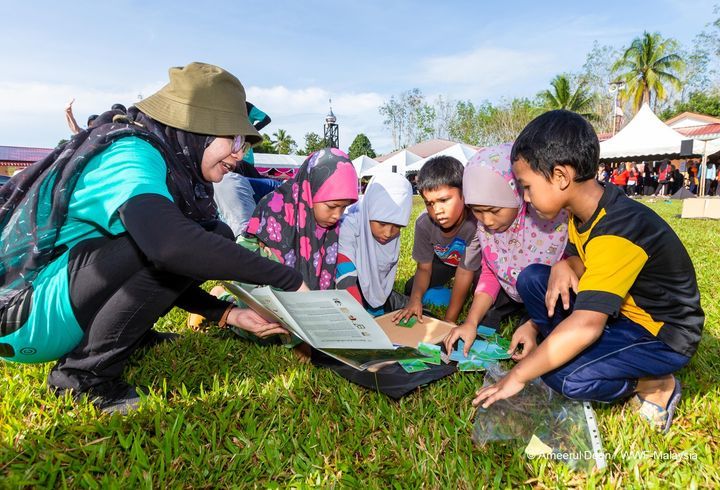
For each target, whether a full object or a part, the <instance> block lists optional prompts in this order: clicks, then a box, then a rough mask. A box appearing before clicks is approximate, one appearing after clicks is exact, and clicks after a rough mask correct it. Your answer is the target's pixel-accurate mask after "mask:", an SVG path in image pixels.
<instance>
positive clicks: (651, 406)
mask: <svg viewBox="0 0 720 490" xmlns="http://www.w3.org/2000/svg"><path fill="white" fill-rule="evenodd" d="M673 379H675V388H674V389H673V392H672V395H670V400H669V401H668V404H667V407H665V408H663V407H661V406H660V405H658V404H657V403H653V402H649V401H647V400H645V399H644V398H642V397H640V395H638V394H635V395H633V396H632V398H630V403H631V404H632V405H633V406H634V407H635V410H636V411H637V413H638V414H639V415H640V416H641V417H642V418H644V419H645V420H647V421H648V423H649V424H650V425H651V426H652V427H653V428H655V429H657V430H659V431H660V432H662V433H663V434H665V433H667V432H668V431H669V430H670V426H671V425H672V423H673V418H674V417H675V410H676V409H677V406H678V403H679V402H680V398H681V397H682V387H681V386H680V380H678V379H677V378H676V377H675V376H673Z"/></svg>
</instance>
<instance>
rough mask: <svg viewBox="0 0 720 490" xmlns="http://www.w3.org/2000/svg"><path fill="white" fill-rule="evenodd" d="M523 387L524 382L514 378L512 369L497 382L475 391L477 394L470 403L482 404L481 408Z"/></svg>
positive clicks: (508, 396) (507, 396) (509, 395)
mask: <svg viewBox="0 0 720 490" xmlns="http://www.w3.org/2000/svg"><path fill="white" fill-rule="evenodd" d="M524 387H525V382H524V381H521V380H519V379H516V377H515V374H514V370H511V371H510V372H509V373H507V374H506V375H505V377H504V378H503V379H501V380H500V382H499V383H496V384H494V385H490V386H486V387H485V388H482V389H481V390H478V392H477V393H476V394H477V396H476V397H475V399H474V400H473V401H472V404H473V406H474V407H477V406H478V405H480V404H482V407H483V408H487V407H489V406H490V405H492V404H493V403H495V402H496V401H498V400H504V399H505V398H510V397H511V396H513V395H515V394H516V393H518V392H519V391H520V390H522V389H523V388H524Z"/></svg>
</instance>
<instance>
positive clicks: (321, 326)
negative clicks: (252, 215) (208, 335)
mask: <svg viewBox="0 0 720 490" xmlns="http://www.w3.org/2000/svg"><path fill="white" fill-rule="evenodd" d="M223 285H224V286H225V288H226V289H227V290H228V291H229V292H230V293H232V294H233V295H234V296H235V297H237V298H238V300H240V301H241V302H243V303H244V304H246V305H247V306H248V307H249V308H251V309H253V310H254V311H255V312H256V313H258V314H259V315H260V316H261V317H263V318H264V319H265V320H267V321H272V322H277V323H279V324H280V325H282V326H283V327H284V328H285V329H287V330H288V331H290V332H291V333H293V334H295V335H297V336H298V337H299V338H300V339H302V340H303V341H305V342H307V343H308V344H310V345H311V346H312V347H314V348H316V349H318V350H319V351H322V352H324V353H325V354H327V355H329V356H331V357H334V358H335V359H337V360H338V361H340V362H343V363H345V364H347V365H349V366H352V367H354V368H356V369H359V370H364V369H367V368H368V367H370V366H373V365H375V364H379V363H386V362H388V361H399V360H405V359H422V358H424V357H425V356H424V355H423V354H422V353H421V352H419V351H418V350H417V349H414V348H412V347H407V346H395V345H393V343H392V342H391V341H390V339H389V338H388V336H387V334H385V332H384V331H383V329H382V328H380V326H379V325H378V324H377V322H375V320H374V319H373V318H372V316H370V315H369V314H368V312H366V311H365V309H364V308H363V307H362V305H360V304H359V303H358V302H357V301H356V300H355V298H353V297H352V296H351V295H350V293H348V292H347V291H345V290H335V289H334V290H329V291H308V292H303V293H298V292H283V291H274V290H272V289H271V288H270V287H269V286H263V287H256V286H251V285H248V284H242V283H237V282H228V281H225V282H223Z"/></svg>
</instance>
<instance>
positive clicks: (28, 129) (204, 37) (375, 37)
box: [0, 0, 716, 152]
mask: <svg viewBox="0 0 720 490" xmlns="http://www.w3.org/2000/svg"><path fill="white" fill-rule="evenodd" d="M0 12H2V16H1V18H2V19H3V21H4V22H3V28H2V31H1V32H0V40H2V42H0V60H2V68H1V71H0V144H1V145H17V146H40V147H47V146H54V145H55V144H56V143H57V141H58V140H60V139H61V138H63V137H66V136H67V135H68V129H67V126H66V125H65V120H64V114H63V109H64V107H65V104H66V103H67V102H68V101H69V100H70V99H71V98H73V97H74V98H75V99H76V101H75V104H74V108H75V113H76V116H77V119H78V122H80V123H81V124H82V123H83V122H84V121H85V119H86V118H87V116H88V115H89V114H92V113H98V112H101V111H102V110H105V109H107V108H109V107H110V105H112V104H113V103H114V102H122V103H124V104H126V105H130V104H132V102H133V101H135V100H137V96H138V94H143V95H145V96H147V95H150V94H151V93H153V92H154V91H155V90H157V89H158V88H160V87H161V86H162V85H163V84H164V83H165V82H166V81H167V69H168V68H169V67H171V66H179V65H184V64H187V63H189V62H191V61H205V62H209V63H215V64H217V65H220V66H222V67H224V68H226V69H227V70H229V71H231V72H232V73H234V74H235V75H236V76H237V77H238V78H239V79H240V80H241V81H242V82H243V84H244V85H245V87H246V89H247V91H248V98H249V99H250V100H251V101H253V102H254V103H255V104H256V105H257V106H258V107H260V108H262V109H263V110H265V111H266V112H268V113H269V114H270V116H271V117H272V119H273V123H272V124H271V125H270V126H268V127H267V128H266V131H268V132H271V133H272V132H274V131H276V130H277V129H279V128H283V129H286V130H287V131H288V132H289V133H290V134H291V135H292V136H293V137H294V138H295V140H296V141H297V142H298V144H300V145H302V143H303V135H304V134H305V133H306V132H309V131H315V132H317V133H321V132H322V122H323V117H324V115H325V114H326V113H327V109H328V107H327V99H328V97H332V98H333V110H334V112H335V114H336V115H337V116H338V122H339V124H340V143H341V147H343V148H345V149H347V146H348V145H349V144H350V142H351V141H352V139H353V138H354V137H355V135H356V134H357V133H359V132H364V133H365V134H367V135H368V136H369V137H370V140H371V142H372V143H373V145H374V146H375V148H376V150H378V151H380V152H384V151H389V150H390V149H391V145H392V141H391V137H390V134H389V131H388V130H387V129H385V128H384V127H383V124H382V117H381V116H380V115H379V114H378V111H377V107H378V106H379V105H380V104H382V103H383V101H385V100H387V99H388V98H389V97H390V96H391V95H393V94H398V93H400V92H401V91H404V90H408V89H411V88H414V87H418V88H420V89H421V90H422V91H423V92H424V93H425V94H426V96H428V98H430V99H433V98H434V97H435V96H436V95H438V94H442V95H443V96H448V97H450V98H451V99H455V100H457V99H469V100H472V101H474V102H480V101H482V100H484V99H487V100H491V101H497V100H499V99H500V98H502V97H506V98H510V97H516V96H533V95H534V94H535V93H537V92H538V91H539V90H542V89H544V88H545V87H546V86H547V85H548V82H549V81H550V79H551V78H552V77H553V76H554V75H555V74H557V73H561V72H566V71H574V70H578V69H579V68H580V67H581V66H582V64H583V63H584V61H585V57H586V55H587V53H588V52H589V51H590V49H591V48H592V45H593V42H594V41H596V40H597V41H598V42H600V43H601V44H609V45H614V46H617V47H621V46H624V45H627V44H629V43H630V41H631V40H632V39H633V38H634V37H635V36H637V35H639V34H641V33H642V31H643V30H649V31H658V32H660V33H661V34H662V35H663V36H667V37H674V38H676V39H678V40H679V41H681V42H682V43H684V44H689V43H690V42H691V41H692V39H693V38H694V37H695V35H696V34H699V33H700V32H701V31H702V30H703V29H704V28H705V25H706V24H707V23H708V22H710V21H711V20H713V19H714V18H715V17H716V16H715V15H714V14H713V1H696V2H692V1H687V2H681V1H679V0H656V1H636V2H629V1H622V2H621V1H607V2H577V1H575V2H570V1H568V2H564V1H563V2H537V1H506V2H483V1H475V2H472V1H455V2H453V1H447V2H437V1H424V0H423V1H414V2H411V1H392V0H384V1H376V0H366V1H362V2H361V1H355V2H342V1H337V2H326V1H302V2H291V1H275V2H242V1H236V2H224V1H218V2H213V1H204V2H185V1H182V0H176V1H174V2H168V1H145V2H140V1H123V0H114V1H112V2H98V1H96V2H85V1H78V2H73V3H69V2H62V3H60V2H45V1H40V2H32V1H25V2H8V1H6V0H0Z"/></svg>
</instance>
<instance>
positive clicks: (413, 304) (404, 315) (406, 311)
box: [392, 300, 423, 323]
mask: <svg viewBox="0 0 720 490" xmlns="http://www.w3.org/2000/svg"><path fill="white" fill-rule="evenodd" d="M422 311H423V309H422V301H413V300H410V302H409V303H408V304H407V306H406V307H405V308H403V309H402V310H399V311H398V312H397V313H395V315H393V317H392V321H393V322H394V323H397V322H399V321H401V320H405V321H407V320H409V319H411V318H412V317H413V315H414V316H416V317H417V319H418V321H419V322H420V323H423V316H422Z"/></svg>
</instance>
